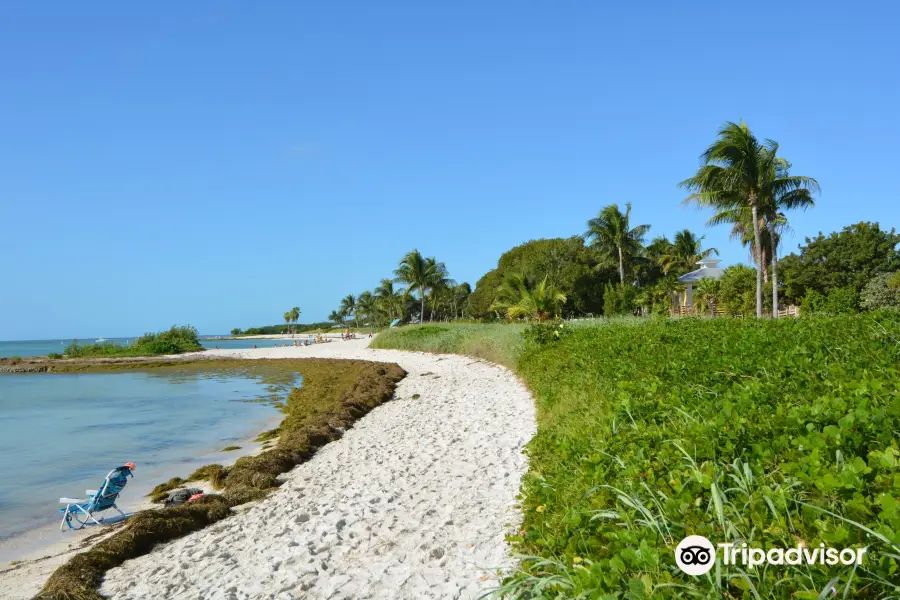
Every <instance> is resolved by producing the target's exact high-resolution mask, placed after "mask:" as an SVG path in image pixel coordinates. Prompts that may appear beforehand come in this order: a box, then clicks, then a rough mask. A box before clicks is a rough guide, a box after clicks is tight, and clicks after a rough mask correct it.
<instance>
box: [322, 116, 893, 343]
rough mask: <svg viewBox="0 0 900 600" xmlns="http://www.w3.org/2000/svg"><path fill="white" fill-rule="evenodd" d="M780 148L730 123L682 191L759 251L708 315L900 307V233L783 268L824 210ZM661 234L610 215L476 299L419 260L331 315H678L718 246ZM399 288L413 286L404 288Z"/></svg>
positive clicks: (478, 290)
mask: <svg viewBox="0 0 900 600" xmlns="http://www.w3.org/2000/svg"><path fill="white" fill-rule="evenodd" d="M778 151H779V146H778V143H777V142H774V141H772V140H769V139H766V140H760V139H758V138H757V137H756V136H755V135H754V134H753V133H752V132H751V131H750V129H749V128H748V127H747V125H746V123H743V122H741V123H726V124H725V125H724V126H723V127H722V128H720V130H719V132H718V135H717V138H716V140H715V141H714V142H713V143H712V144H711V145H710V146H709V148H707V150H706V151H705V152H704V153H703V155H702V165H701V166H700V168H699V169H698V170H697V172H696V173H695V174H694V176H692V177H690V178H688V179H686V180H684V181H683V182H681V183H680V184H679V185H680V187H682V188H684V189H686V190H688V192H690V195H689V196H688V197H687V198H686V199H685V201H684V202H685V203H686V204H691V205H694V206H697V207H700V208H705V209H712V210H713V216H712V217H711V218H710V219H709V220H708V222H707V225H708V226H717V225H727V226H728V227H730V229H731V237H732V239H734V240H737V241H738V242H740V243H741V244H742V245H743V246H745V247H747V248H748V250H749V258H750V261H751V263H752V265H753V266H752V267H747V266H744V265H736V266H732V267H729V268H727V269H725V273H724V276H723V277H722V278H721V279H720V280H713V279H703V280H701V281H700V282H699V283H698V284H697V286H696V288H695V292H694V304H695V306H696V308H697V309H698V310H699V311H701V312H705V311H711V310H713V309H715V310H717V311H724V312H725V313H727V314H731V315H752V314H756V315H757V316H758V317H759V316H763V315H764V314H766V313H767V314H771V315H772V316H777V315H778V308H779V303H780V302H781V301H782V300H784V301H786V302H788V303H791V304H798V305H801V306H802V308H803V310H805V311H811V312H818V311H827V312H847V311H855V310H860V309H873V308H882V307H889V306H894V307H900V275H897V274H896V272H897V270H898V269H900V255H898V251H897V245H898V243H900V235H897V234H896V233H895V232H894V230H893V229H891V230H890V231H883V230H881V229H880V227H879V225H878V224H877V223H866V222H863V223H857V224H855V225H851V226H848V227H846V228H844V229H843V230H842V231H841V232H837V233H832V234H831V235H829V236H827V237H826V236H824V235H823V234H821V233H820V234H819V235H818V237H816V238H813V239H810V238H807V239H806V245H804V246H802V247H801V248H800V251H799V253H794V254H790V255H788V256H786V257H784V258H783V259H780V260H779V258H778V255H779V247H780V244H781V239H782V237H783V235H784V233H785V232H786V231H789V224H788V218H787V212H788V211H790V210H794V209H807V208H809V207H812V206H814V196H815V195H816V194H818V193H819V191H820V190H819V184H818V182H817V181H816V180H815V179H813V178H812V177H806V176H802V175H794V174H792V173H791V163H790V162H789V161H788V160H786V159H785V158H784V157H782V156H779V155H778ZM649 232H650V225H647V224H639V225H634V224H632V223H631V204H630V203H629V204H626V205H625V210H624V211H623V210H621V208H620V207H619V205H618V204H610V205H608V206H606V207H604V208H603V209H602V210H601V211H600V212H599V214H598V215H597V216H596V217H595V218H593V219H590V220H589V221H588V222H587V230H586V231H585V232H584V233H583V234H581V235H575V236H572V237H570V238H553V239H540V240H532V241H529V242H527V243H524V244H522V245H520V246H516V247H515V248H512V249H511V250H509V251H507V252H506V253H504V254H503V255H502V256H501V257H500V260H499V261H498V263H497V267H496V268H495V269H492V270H490V271H488V272H487V273H486V274H485V275H484V276H483V277H481V279H479V280H478V282H477V284H476V286H475V289H474V291H473V290H472V289H471V287H470V286H469V285H468V284H466V283H463V284H459V285H457V284H456V283H455V282H454V281H453V280H452V279H450V277H449V274H448V272H447V268H446V266H445V265H444V264H443V263H441V262H438V261H437V260H436V259H435V258H433V257H431V258H426V257H423V256H422V255H421V254H420V253H419V252H418V251H417V250H413V251H412V252H410V253H408V254H407V255H406V256H405V257H403V259H402V260H401V261H400V265H399V267H398V268H397V270H396V271H395V272H394V278H390V279H384V280H382V282H381V285H379V286H378V287H377V288H376V289H375V290H374V291H372V292H363V293H362V294H360V295H359V296H353V295H348V296H347V297H345V298H344V299H343V300H342V301H341V305H340V307H339V308H338V309H337V310H335V311H333V312H332V313H331V316H330V318H331V319H332V320H333V321H334V322H335V323H340V324H344V323H345V322H346V321H347V320H348V319H352V320H354V321H355V322H356V324H357V325H359V324H360V322H361V321H362V322H365V323H368V324H370V325H376V326H377V325H383V324H386V323H389V322H391V321H392V320H393V319H395V318H400V319H408V318H416V317H417V318H419V319H421V320H422V321H425V320H429V319H430V320H442V319H457V318H468V319H479V320H490V319H502V318H506V319H528V320H544V319H548V318H553V317H576V316H590V315H598V314H605V315H615V314H667V313H668V312H669V310H670V308H671V306H672V301H673V298H674V294H675V293H676V292H679V291H681V290H682V289H683V285H681V284H680V283H679V282H678V278H679V277H680V276H681V275H684V274H686V273H688V272H690V271H693V270H695V269H696V268H697V263H698V262H699V261H701V260H704V259H707V258H709V257H711V256H713V255H718V250H717V249H716V248H704V247H703V239H704V237H703V236H699V235H697V234H695V233H694V232H692V231H690V230H688V229H685V230H682V231H679V232H677V233H676V234H675V236H674V238H673V239H672V240H670V239H669V238H667V237H666V236H657V237H654V238H652V239H651V240H650V241H649V242H647V241H646V240H647V237H648V236H649ZM395 283H402V284H405V285H406V287H404V288H397V287H395V286H394V284H395Z"/></svg>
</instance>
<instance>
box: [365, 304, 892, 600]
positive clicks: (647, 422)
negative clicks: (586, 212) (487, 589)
mask: <svg viewBox="0 0 900 600" xmlns="http://www.w3.org/2000/svg"><path fill="white" fill-rule="evenodd" d="M504 327H506V326H504V325H485V326H473V325H469V326H465V327H459V328H457V327H453V326H446V325H440V326H423V327H420V328H408V329H401V330H399V331H396V332H394V331H392V332H390V333H389V334H382V335H381V336H379V338H378V340H377V344H378V346H379V347H398V348H404V349H409V350H414V349H419V350H427V351H445V352H462V353H468V352H466V349H468V348H484V347H491V348H497V349H496V350H494V351H492V354H493V355H495V356H498V357H501V358H502V359H503V360H498V361H497V362H502V363H504V364H507V365H513V366H514V368H515V369H516V371H517V372H518V373H519V374H520V375H521V376H522V377H523V378H524V379H525V381H526V382H527V385H528V386H529V388H530V389H531V390H532V392H533V393H534V395H535V399H536V402H537V408H538V433H537V435H536V436H535V438H534V440H533V441H532V442H531V443H530V445H529V447H528V453H529V456H530V461H531V469H530V472H529V474H528V476H527V477H526V480H525V483H524V486H523V492H524V494H523V500H522V507H523V509H524V513H525V519H524V524H523V527H522V530H521V531H520V532H519V534H518V535H515V536H513V541H514V543H515V548H516V551H517V552H518V553H519V554H521V555H526V556H531V557H532V558H530V559H525V560H523V562H522V570H521V572H520V573H518V574H517V575H516V576H514V577H512V578H510V579H509V580H508V581H507V582H506V584H505V587H504V588H503V591H505V592H507V593H509V594H510V595H512V596H515V597H523V598H532V597H533V598H543V597H546V598H557V597H561V598H570V597H582V598H603V599H612V598H629V599H640V598H690V597H696V598H723V597H724V598H778V599H788V598H791V599H795V598H810V599H817V598H826V597H832V595H836V596H837V597H841V598H885V597H897V595H898V594H900V583H898V582H900V569H898V564H900V444H898V439H900V391H898V382H900V373H898V364H900V313H898V312H885V313H869V314H865V315H855V316H838V317H806V318H800V319H781V320H753V319H747V320H735V319H703V320H701V319H682V320H671V319H658V320H651V319H645V320H625V321H620V322H609V323H605V324H599V323H598V322H588V323H583V324H578V325H574V326H573V325H569V324H567V325H564V326H563V327H562V328H559V327H558V325H551V324H548V325H539V326H537V327H536V328H532V329H530V330H528V332H527V333H526V335H525V336H524V338H525V340H526V341H524V342H523V341H522V338H520V339H519V340H516V337H517V334H518V332H520V331H521V330H522V329H521V327H518V328H514V327H510V328H509V329H503V328H504ZM474 355H476V356H482V357H485V356H483V355H482V354H478V353H474ZM485 358H487V357H485ZM689 534H696V535H704V536H706V537H707V538H709V539H710V540H712V541H713V543H720V542H727V541H737V542H738V543H741V542H744V541H746V542H748V543H749V544H750V545H758V546H762V547H763V548H766V549H768V548H772V547H794V546H796V545H797V544H798V543H802V544H804V545H806V546H808V547H810V548H818V547H819V545H820V544H823V543H824V544H825V545H827V546H831V547H838V548H842V547H845V546H846V547H858V546H868V547H869V550H868V554H867V556H866V559H865V561H864V562H863V564H862V566H861V567H856V568H855V567H845V566H837V567H835V566H826V565H822V566H818V565H817V566H812V567H808V566H805V565H804V566H778V567H767V568H759V567H758V568H755V569H749V568H746V567H735V566H725V565H722V564H721V563H720V564H719V565H718V566H717V567H716V568H715V569H713V570H712V571H710V573H708V574H707V575H705V576H700V577H691V576H688V575H685V574H683V573H682V572H681V571H680V570H678V569H677V568H676V566H675V561H674V553H673V550H674V548H675V546H676V545H677V543H678V542H679V541H680V540H681V539H682V538H683V537H684V536H686V535H689ZM832 587H833V588H834V591H833V592H832Z"/></svg>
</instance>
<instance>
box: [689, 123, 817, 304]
mask: <svg viewBox="0 0 900 600" xmlns="http://www.w3.org/2000/svg"><path fill="white" fill-rule="evenodd" d="M777 153H778V143H777V142H775V141H773V140H765V142H764V143H763V142H760V141H759V140H758V139H757V138H756V136H754V135H753V133H752V132H751V131H750V128H749V127H747V124H746V123H744V122H743V121H742V122H741V123H740V124H736V123H731V122H729V123H726V124H725V125H723V126H722V128H721V129H720V130H719V133H718V139H717V140H716V141H715V142H714V143H713V144H712V145H711V146H710V147H709V148H707V149H706V152H704V153H703V155H702V158H703V162H704V164H703V166H701V167H700V168H699V169H698V170H697V174H696V175H694V176H693V177H691V178H689V179H686V180H684V181H682V182H681V183H680V184H679V185H680V186H681V187H683V188H686V189H688V190H690V191H692V192H693V193H692V194H691V195H690V196H689V197H688V198H687V199H686V200H685V202H690V203H695V204H697V205H699V206H701V207H712V208H715V209H716V210H717V211H723V210H728V209H742V208H743V209H749V210H750V218H749V220H750V223H749V224H750V225H752V229H753V255H754V256H755V257H757V261H756V262H757V265H756V316H757V317H761V316H762V309H763V298H762V294H763V288H762V285H763V265H765V264H767V263H768V261H767V260H766V259H765V258H763V257H764V253H763V235H762V231H763V227H765V226H766V224H769V225H770V226H769V227H768V231H769V240H768V241H769V246H770V256H769V257H768V258H769V260H775V258H776V253H775V252H773V251H772V250H775V249H776V247H777V244H778V235H777V229H778V220H779V218H778V217H777V216H776V215H777V213H778V212H780V210H781V208H779V203H781V206H782V207H784V208H794V207H800V206H804V207H805V206H809V205H811V204H812V196H811V193H813V192H817V191H818V189H819V188H818V183H817V182H816V180H815V179H812V178H810V177H800V176H791V175H790V174H789V170H790V163H789V162H787V161H786V160H785V159H783V158H780V157H778V156H777ZM780 198H786V200H783V201H782V200H779V199H780ZM770 205H771V206H770ZM738 214H740V213H738ZM767 214H768V215H769V216H770V217H771V218H772V221H771V223H769V217H767V216H766V215H767ZM742 218H743V222H744V224H745V225H746V217H745V216H743V215H742ZM747 229H749V227H747ZM773 279H777V275H775V277H773ZM773 283H775V285H773V288H774V290H775V291H773V297H772V298H773V300H774V306H773V314H774V315H776V316H777V314H778V308H777V295H778V292H777V281H773Z"/></svg>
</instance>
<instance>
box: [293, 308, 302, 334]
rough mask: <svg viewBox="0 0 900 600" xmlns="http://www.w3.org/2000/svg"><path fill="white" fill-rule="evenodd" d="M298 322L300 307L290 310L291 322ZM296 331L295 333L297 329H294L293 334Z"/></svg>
mask: <svg viewBox="0 0 900 600" xmlns="http://www.w3.org/2000/svg"><path fill="white" fill-rule="evenodd" d="M299 320H300V307H299V306H295V307H294V308H292V309H291V321H293V322H294V323H296V322H297V321H299ZM296 331H297V328H296V327H294V332H296Z"/></svg>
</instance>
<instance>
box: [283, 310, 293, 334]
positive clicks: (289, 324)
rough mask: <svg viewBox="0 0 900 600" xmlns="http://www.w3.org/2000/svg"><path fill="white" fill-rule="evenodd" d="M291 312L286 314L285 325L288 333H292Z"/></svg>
mask: <svg viewBox="0 0 900 600" xmlns="http://www.w3.org/2000/svg"><path fill="white" fill-rule="evenodd" d="M291 316H292V315H291V311H287V312H286V313H284V324H285V325H287V328H288V333H290V332H291Z"/></svg>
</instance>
